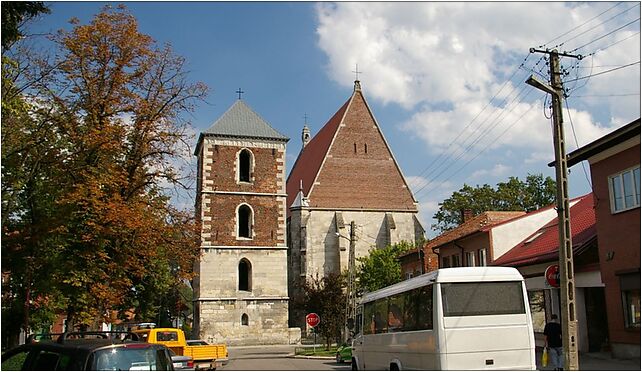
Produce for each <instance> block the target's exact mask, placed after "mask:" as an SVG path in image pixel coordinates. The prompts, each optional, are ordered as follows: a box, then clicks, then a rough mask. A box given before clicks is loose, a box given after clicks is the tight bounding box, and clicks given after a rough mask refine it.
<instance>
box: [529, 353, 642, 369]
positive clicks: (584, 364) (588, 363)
mask: <svg viewBox="0 0 642 372" xmlns="http://www.w3.org/2000/svg"><path fill="white" fill-rule="evenodd" d="M538 349H539V348H538ZM579 359H580V360H579V362H580V366H579V370H580V371H639V370H640V360H639V359H638V360H632V359H613V358H611V354H610V353H580V355H579ZM535 360H536V361H537V370H539V371H552V370H553V367H551V366H550V365H549V366H548V367H542V366H541V365H540V362H541V361H542V352H541V350H537V352H536V355H535Z"/></svg>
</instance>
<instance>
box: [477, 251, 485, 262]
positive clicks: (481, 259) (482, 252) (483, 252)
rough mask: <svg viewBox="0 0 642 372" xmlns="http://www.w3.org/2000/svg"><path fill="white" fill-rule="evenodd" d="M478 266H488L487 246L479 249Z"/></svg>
mask: <svg viewBox="0 0 642 372" xmlns="http://www.w3.org/2000/svg"><path fill="white" fill-rule="evenodd" d="M477 266H486V248H482V249H478V250H477Z"/></svg>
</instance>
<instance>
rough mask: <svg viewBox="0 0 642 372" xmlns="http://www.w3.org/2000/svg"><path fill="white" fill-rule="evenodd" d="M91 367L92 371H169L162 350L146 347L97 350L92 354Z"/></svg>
mask: <svg viewBox="0 0 642 372" xmlns="http://www.w3.org/2000/svg"><path fill="white" fill-rule="evenodd" d="M130 346H131V345H130ZM93 367H94V368H92V369H94V370H96V371H166V370H168V369H169V366H168V363H167V359H166V357H165V354H164V350H162V349H158V348H152V347H149V346H147V345H144V346H142V347H141V346H137V347H114V348H109V349H103V350H98V351H96V352H95V353H94V366H93Z"/></svg>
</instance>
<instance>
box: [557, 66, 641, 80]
mask: <svg viewBox="0 0 642 372" xmlns="http://www.w3.org/2000/svg"><path fill="white" fill-rule="evenodd" d="M638 64H640V61H637V62H633V63H629V64H628V65H623V66H620V67H617V68H613V69H610V70H606V71H602V72H597V73H595V74H592V75H588V76H582V77H579V78H577V79H572V80H566V81H565V82H564V83H570V82H573V81H578V80H583V79H588V78H591V77H593V76H598V75H604V74H607V73H609V72H613V71H617V70H621V69H623V68H625V67H631V66H634V65H638Z"/></svg>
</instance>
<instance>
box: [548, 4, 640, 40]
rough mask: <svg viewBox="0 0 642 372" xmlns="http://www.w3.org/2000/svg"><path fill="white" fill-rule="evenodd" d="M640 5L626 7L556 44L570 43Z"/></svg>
mask: <svg viewBox="0 0 642 372" xmlns="http://www.w3.org/2000/svg"><path fill="white" fill-rule="evenodd" d="M638 5H639V4H635V5H633V6H632V7H630V8H628V9H626V10H624V11H622V12H620V13H618V14H616V15H614V16H613V17H611V18H609V19H607V20H605V21H602V22H601V23H598V24H597V25H595V26H593V27H591V28H589V29H588V30H586V31H583V32H580V33H579V34H577V35H575V36H573V37H572V38H570V39H567V40H565V41H563V42H562V43H560V44H558V45H556V46H558V47H559V46H562V45H564V44H566V43H568V42H569V41H571V40H573V39H577V38H578V37H580V36H582V35H584V34H586V33H587V32H589V31H593V30H595V29H596V28H597V27H599V26H602V25H604V24H606V23H608V22H610V21H612V20H613V19H615V18H617V17H618V16H620V15H622V14H624V13H626V12H628V11H629V10H631V9H633V8H635V7H636V6H638Z"/></svg>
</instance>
